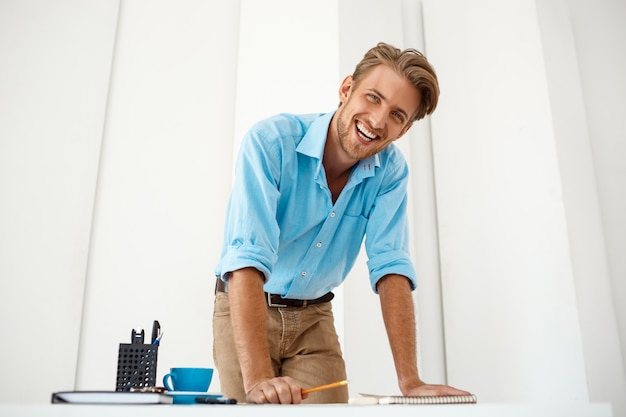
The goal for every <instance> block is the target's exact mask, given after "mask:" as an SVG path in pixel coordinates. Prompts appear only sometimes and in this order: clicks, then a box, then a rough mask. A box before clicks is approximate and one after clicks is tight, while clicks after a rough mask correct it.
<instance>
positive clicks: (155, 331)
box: [150, 320, 161, 345]
mask: <svg viewBox="0 0 626 417" xmlns="http://www.w3.org/2000/svg"><path fill="white" fill-rule="evenodd" d="M159 334H161V324H159V321H158V320H155V321H154V322H153V323H152V339H150V343H152V344H153V345H158V343H154V342H156V340H157V338H158V337H159Z"/></svg>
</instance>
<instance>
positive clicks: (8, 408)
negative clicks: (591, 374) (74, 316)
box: [0, 404, 613, 417]
mask: <svg viewBox="0 0 626 417" xmlns="http://www.w3.org/2000/svg"><path fill="white" fill-rule="evenodd" d="M296 407H297V408H296ZM391 414H393V417H415V416H416V415H419V416H420V417H613V413H612V409H611V406H610V404H473V405H472V404H462V405H368V406H359V405H347V404H341V405H245V404H240V405H77V404H49V405H0V417H85V416H89V417H110V416H113V415H114V416H115V417H195V416H198V417H199V416H203V417H206V416H217V417H242V416H253V417H294V416H297V417H364V416H365V417H367V416H372V417H374V416H375V417H380V416H381V415H391Z"/></svg>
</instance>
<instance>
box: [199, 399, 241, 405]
mask: <svg viewBox="0 0 626 417" xmlns="http://www.w3.org/2000/svg"><path fill="white" fill-rule="evenodd" d="M196 402H197V403H198V404H225V405H226V404H237V400H235V399H234V398H215V397H196Z"/></svg>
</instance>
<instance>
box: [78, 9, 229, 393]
mask: <svg viewBox="0 0 626 417" xmlns="http://www.w3.org/2000/svg"><path fill="white" fill-rule="evenodd" d="M238 23H239V4H238V3H237V2H204V1H196V0H186V1H176V2H171V1H154V0H145V1H143V0H132V1H123V2H122V3H121V9H120V19H119V27H118V31H117V43H116V49H115V57H114V65H113V69H112V76H111V86H110V97H109V103H108V109H107V119H106V125H105V132H104V136H103V148H102V157H101V158H102V159H101V165H100V172H99V181H98V192H97V195H96V210H95V212H94V217H93V235H92V240H91V250H90V260H89V269H88V271H87V278H86V279H87V285H86V287H87V288H86V292H85V308H84V314H83V324H82V329H81V330H82V331H81V344H80V352H79V362H78V371H77V378H76V386H77V388H79V389H113V388H114V387H115V379H116V365H117V352H118V344H119V343H129V341H130V332H131V329H132V328H133V327H138V328H144V329H146V331H147V333H148V334H149V333H150V326H151V324H152V321H153V320H155V319H156V320H159V322H160V323H161V326H162V330H163V332H164V336H163V340H162V343H161V346H160V348H159V361H158V364H159V366H158V373H157V378H158V380H160V379H161V378H162V376H163V375H164V374H165V373H167V371H168V369H169V368H170V367H175V366H213V365H212V362H213V360H212V356H211V352H212V340H213V339H212V334H211V327H210V318H211V314H212V299H213V295H212V294H213V288H214V281H213V280H212V279H211V277H212V276H213V266H214V263H215V261H216V257H217V256H218V254H219V251H220V247H221V244H220V243H221V238H220V234H221V230H222V224H223V201H224V198H225V196H227V195H228V191H229V189H230V181H229V178H230V172H231V168H230V167H231V160H232V154H231V152H232V137H233V117H234V109H235V99H234V98H235V80H236V67H237V50H238V48H237V44H238V32H239V30H238V28H239V25H238ZM213 387H215V386H213Z"/></svg>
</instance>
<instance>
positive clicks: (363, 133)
mask: <svg viewBox="0 0 626 417" xmlns="http://www.w3.org/2000/svg"><path fill="white" fill-rule="evenodd" d="M356 131H357V133H358V134H359V137H360V138H361V139H363V140H364V141H366V142H370V141H372V140H374V139H377V138H378V135H377V134H375V133H372V131H370V130H369V129H368V128H367V127H365V125H363V124H362V123H359V122H357V124H356Z"/></svg>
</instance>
